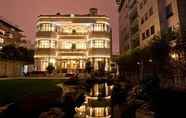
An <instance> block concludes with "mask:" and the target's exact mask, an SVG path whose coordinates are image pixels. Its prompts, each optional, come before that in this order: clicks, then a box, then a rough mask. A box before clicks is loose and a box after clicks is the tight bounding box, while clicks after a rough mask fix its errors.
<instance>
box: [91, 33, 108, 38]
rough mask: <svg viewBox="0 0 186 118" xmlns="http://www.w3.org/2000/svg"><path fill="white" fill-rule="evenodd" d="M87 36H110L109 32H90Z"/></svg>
mask: <svg viewBox="0 0 186 118" xmlns="http://www.w3.org/2000/svg"><path fill="white" fill-rule="evenodd" d="M89 37H101V38H105V37H106V38H109V39H110V38H111V32H90V33H89Z"/></svg>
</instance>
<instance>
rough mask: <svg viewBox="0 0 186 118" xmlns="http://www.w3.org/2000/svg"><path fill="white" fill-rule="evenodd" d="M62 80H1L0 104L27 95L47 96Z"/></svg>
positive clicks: (15, 100) (14, 100)
mask: <svg viewBox="0 0 186 118" xmlns="http://www.w3.org/2000/svg"><path fill="white" fill-rule="evenodd" d="M60 82H62V80H56V79H53V80H32V79H30V80H23V79H20V80H0V104H7V103H11V102H17V101H18V100H21V99H23V98H24V97H26V96H45V95H48V94H50V93H52V92H54V91H56V89H59V88H58V87H57V86H56V84H57V83H60Z"/></svg>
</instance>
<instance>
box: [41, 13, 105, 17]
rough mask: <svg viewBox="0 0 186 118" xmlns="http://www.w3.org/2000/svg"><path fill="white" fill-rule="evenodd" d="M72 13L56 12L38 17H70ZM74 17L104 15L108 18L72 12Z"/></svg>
mask: <svg viewBox="0 0 186 118" xmlns="http://www.w3.org/2000/svg"><path fill="white" fill-rule="evenodd" d="M71 15H72V14H60V13H57V14H55V15H40V16H38V17H71ZM73 15H74V17H106V18H108V17H107V16H106V15H91V14H82V15H81V14H73Z"/></svg>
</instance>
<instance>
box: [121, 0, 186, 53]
mask: <svg viewBox="0 0 186 118" xmlns="http://www.w3.org/2000/svg"><path fill="white" fill-rule="evenodd" d="M185 5H186V1H184V0H123V1H121V4H120V6H119V8H118V10H119V15H120V18H119V29H120V30H119V31H120V53H121V54H123V53H125V52H126V51H127V50H128V49H131V48H135V47H138V46H140V47H145V46H146V45H148V42H149V40H151V39H152V37H153V36H154V35H160V32H162V31H164V30H167V29H170V28H171V29H175V30H178V31H180V32H181V34H182V43H184V40H185V37H186V36H185V34H186V33H185V32H186V30H185V29H186V17H185V14H186V8H185Z"/></svg>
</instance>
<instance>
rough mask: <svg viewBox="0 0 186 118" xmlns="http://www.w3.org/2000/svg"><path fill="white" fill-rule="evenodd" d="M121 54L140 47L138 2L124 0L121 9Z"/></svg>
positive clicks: (135, 0)
mask: <svg viewBox="0 0 186 118" xmlns="http://www.w3.org/2000/svg"><path fill="white" fill-rule="evenodd" d="M118 10H119V31H120V35H119V36H120V38H119V42H120V54H124V53H125V52H126V51H128V50H129V49H132V48H136V47H138V46H139V23H138V22H139V19H138V18H139V17H138V10H137V0H123V1H121V4H120V7H119V9H118Z"/></svg>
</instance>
